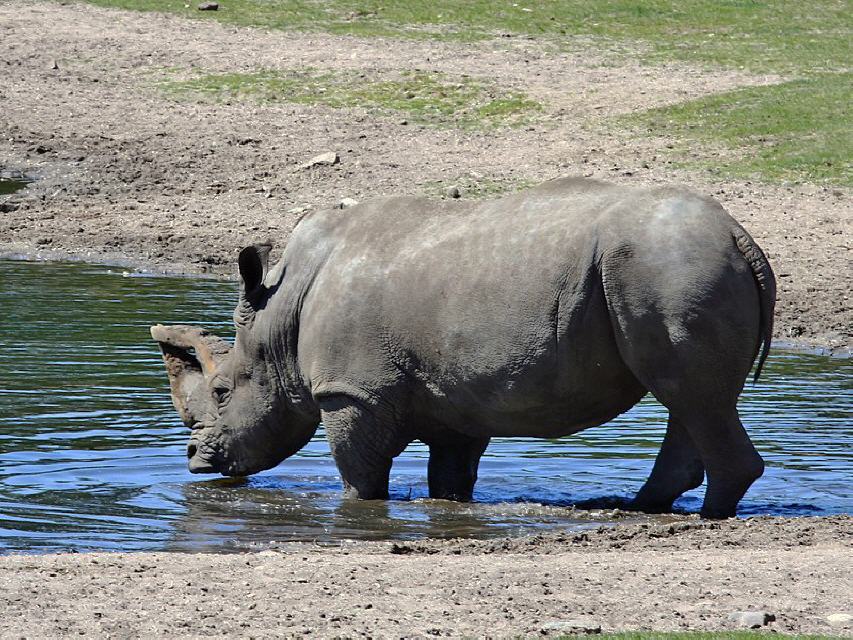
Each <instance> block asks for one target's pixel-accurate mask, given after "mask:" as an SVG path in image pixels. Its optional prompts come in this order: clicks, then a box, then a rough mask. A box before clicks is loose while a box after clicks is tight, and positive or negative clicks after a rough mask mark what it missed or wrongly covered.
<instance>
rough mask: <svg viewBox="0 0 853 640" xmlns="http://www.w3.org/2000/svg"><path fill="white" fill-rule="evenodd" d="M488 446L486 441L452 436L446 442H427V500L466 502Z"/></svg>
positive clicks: (443, 440)
mask: <svg viewBox="0 0 853 640" xmlns="http://www.w3.org/2000/svg"><path fill="white" fill-rule="evenodd" d="M488 444H489V439H488V438H469V437H467V436H463V435H457V434H454V435H453V436H451V437H449V438H445V439H442V440H436V441H432V440H431V441H428V442H427V445H428V446H429V466H428V470H427V477H428V480H429V497H430V498H440V499H443V500H457V501H459V502H469V501H470V500H471V496H472V495H473V493H474V483H476V482H477V468H478V467H479V465H480V457H481V456H482V455H483V452H484V451H485V450H486V447H487V446H488Z"/></svg>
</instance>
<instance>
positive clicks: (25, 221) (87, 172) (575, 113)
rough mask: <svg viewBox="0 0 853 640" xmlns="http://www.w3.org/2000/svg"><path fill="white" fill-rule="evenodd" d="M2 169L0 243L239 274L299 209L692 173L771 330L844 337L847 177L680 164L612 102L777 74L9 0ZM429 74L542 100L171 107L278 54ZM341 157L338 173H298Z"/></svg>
mask: <svg viewBox="0 0 853 640" xmlns="http://www.w3.org/2000/svg"><path fill="white" fill-rule="evenodd" d="M0 39H2V41H3V43H4V49H5V51H4V56H3V59H2V60H0V70H2V78H3V82H2V83H0V114H2V115H1V116H0V170H2V169H6V170H25V171H28V172H29V173H30V174H32V175H37V176H38V177H39V178H40V179H39V180H38V181H36V182H34V183H33V184H32V185H31V186H30V187H29V188H28V189H26V190H25V191H23V192H20V193H18V194H15V195H12V196H0V211H2V212H3V213H2V215H0V251H2V252H4V253H6V254H8V253H21V254H25V255H29V256H43V257H57V256H58V257H68V256H73V257H78V258H82V259H87V260H102V261H110V262H118V263H124V264H128V265H132V266H142V267H146V268H151V269H155V270H162V271H171V272H189V273H215V274H233V272H234V270H235V267H234V264H235V256H236V252H237V251H238V250H239V248H241V247H242V246H245V245H246V244H250V243H253V242H257V241H264V240H270V239H271V240H272V241H273V242H274V243H275V244H277V245H278V246H281V245H283V244H284V243H286V241H287V238H288V234H289V232H290V230H291V229H292V228H293V226H294V224H295V222H296V221H297V220H298V218H299V217H300V216H301V215H302V213H303V212H304V211H306V210H310V209H313V208H318V207H328V206H333V205H335V204H337V203H338V202H340V200H341V199H342V198H353V199H356V200H363V199H366V198H369V197H372V196H378V195H383V194H390V193H422V192H426V193H437V194H441V193H442V191H443V188H444V187H447V186H450V185H458V186H460V187H461V188H462V194H463V197H471V196H472V194H474V193H475V192H482V191H483V190H488V189H489V188H490V187H491V186H494V185H495V184H497V185H504V186H508V187H514V186H516V187H517V186H519V185H524V184H532V183H537V182H540V181H543V180H545V179H549V178H553V177H557V176H560V175H585V176H594V177H598V178H603V179H607V180H612V181H618V182H621V183H631V184H651V183H662V182H682V183H686V184H689V185H691V186H692V187H694V188H696V189H698V190H700V191H703V192H705V193H708V194H711V195H713V196H714V197H716V198H717V199H719V200H720V201H721V202H723V204H724V205H725V206H726V207H727V208H728V209H729V211H730V212H731V213H732V214H733V215H734V216H735V217H736V218H737V219H738V220H739V221H741V222H742V223H743V224H744V226H746V228H747V229H748V230H749V231H750V233H752V234H753V236H754V237H755V238H756V240H758V242H759V243H760V245H761V246H762V247H763V248H764V249H765V251H766V253H767V254H768V255H769V257H770V259H771V262H772V264H773V265H774V267H775V270H776V274H777V278H778V281H779V290H780V291H779V302H778V306H777V309H778V313H777V323H776V337H777V339H779V340H782V341H787V342H794V343H797V344H802V345H820V346H822V347H827V348H830V349H840V350H845V349H846V350H849V348H850V346H851V331H852V329H851V328H853V305H851V300H850V287H849V283H850V281H851V280H853V268H851V261H850V252H849V242H850V230H851V225H852V224H853V222H851V221H853V215H851V206H850V198H849V192H848V191H847V190H842V189H837V188H830V187H824V186H813V185H795V186H784V185H783V186H778V185H767V184H760V183H753V182H744V181H740V182H736V181H720V180H718V179H714V178H713V177H712V176H711V175H710V174H706V173H700V172H688V171H685V170H680V169H676V168H675V167H674V166H673V161H672V159H671V157H670V156H669V155H667V154H666V153H665V151H666V146H667V144H670V142H671V141H668V140H666V139H644V138H642V137H637V136H631V135H627V134H626V133H625V132H624V131H620V130H618V129H616V128H614V127H612V126H609V125H608V124H607V122H606V119H607V118H608V117H609V116H613V115H618V114H623V113H630V112H633V111H636V110H641V109H646V108H649V107H653V106H658V105H664V104H669V103H674V102H679V101H683V100H687V99H690V98H694V97H699V96H702V95H705V94H709V93H715V92H720V91H725V90H728V89H732V88H735V87H738V86H743V85H749V84H760V83H768V82H774V81H776V80H778V78H774V77H771V76H751V75H748V74H746V73H744V72H738V71H727V70H717V71H714V70H708V69H697V68H693V67H690V66H687V65H683V64H676V63H671V64H665V65H660V66H643V65H642V64H640V63H639V62H637V61H636V60H635V59H634V56H632V55H631V53H630V51H627V52H626V50H625V48H624V47H622V48H621V49H620V50H619V52H608V51H606V50H603V49H601V48H593V47H592V46H591V45H590V43H589V42H586V41H583V40H577V41H570V42H569V43H568V44H569V45H570V47H571V48H570V49H568V50H566V49H565V48H564V49H563V50H558V48H556V47H555V46H553V44H547V43H542V42H538V41H535V40H530V39H523V38H499V39H497V40H495V41H492V42H485V43H478V44H460V43H449V42H401V41H395V40H383V39H358V38H352V37H339V36H331V35H323V34H309V35H306V34H294V33H283V32H266V31H263V30H257V29H248V28H238V27H230V26H223V25H220V24H218V23H215V22H206V21H205V22H196V21H187V20H183V19H179V18H176V17H174V16H162V15H157V14H150V13H135V12H121V11H112V10H103V9H98V8H95V7H91V6H87V5H81V4H58V3H49V2H38V1H35V2H26V3H24V2H2V1H0ZM305 67H313V68H317V69H360V70H365V71H367V72H370V73H377V72H378V73H382V72H389V73H394V72H399V71H401V70H414V69H420V70H437V71H441V72H444V73H449V74H463V73H464V74H468V75H470V76H472V77H474V78H484V79H488V80H490V81H493V82H496V83H497V84H498V85H500V86H502V87H505V88H507V89H512V90H520V91H524V92H525V93H527V94H529V95H531V96H532V97H534V98H535V99H537V100H539V101H541V102H542V103H543V104H544V106H545V110H544V113H543V114H542V115H541V117H540V118H539V120H538V121H537V122H536V123H535V124H534V125H533V126H529V127H522V128H500V129H489V130H483V131H472V130H469V129H461V128H456V127H453V126H446V127H434V126H420V125H413V124H402V121H403V117H401V116H400V115H393V114H392V115H381V114H379V115H377V114H376V113H370V112H368V111H365V110H362V109H330V108H326V107H321V106H306V105H293V104H286V103H282V104H246V103H241V102H234V103H232V104H228V103H216V104H199V103H194V102H187V101H177V100H175V99H174V98H172V97H169V96H168V95H167V94H166V93H165V92H164V91H162V90H161V89H160V88H158V86H157V82H158V80H160V79H161V78H162V75H163V73H164V70H167V69H168V70H171V72H174V73H178V74H182V73H183V74H188V75H191V74H193V73H209V72H224V71H253V70H257V69H259V68H271V69H302V68H305ZM326 151H335V152H337V153H338V154H339V155H340V157H341V162H340V163H339V164H337V165H334V166H327V167H317V168H313V169H302V168H300V167H301V165H303V164H304V163H305V162H306V161H307V160H309V159H310V158H312V157H313V156H315V155H317V154H319V153H322V152H326Z"/></svg>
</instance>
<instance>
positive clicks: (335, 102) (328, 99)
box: [161, 70, 541, 128]
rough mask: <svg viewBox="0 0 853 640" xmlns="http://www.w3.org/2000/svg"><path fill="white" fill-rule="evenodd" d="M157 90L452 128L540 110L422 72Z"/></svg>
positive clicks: (229, 81) (173, 84)
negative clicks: (353, 111)
mask: <svg viewBox="0 0 853 640" xmlns="http://www.w3.org/2000/svg"><path fill="white" fill-rule="evenodd" d="M161 86H162V87H163V88H164V89H165V90H166V91H168V92H170V93H171V94H173V95H175V96H177V97H179V98H201V99H212V100H217V101H226V100H248V101H255V102H295V103H301V104H320V105H325V106H328V107H335V108H346V107H361V108H365V109H368V110H371V111H374V112H380V113H393V114H397V115H403V116H405V117H406V118H407V119H410V120H411V121H412V122H418V123H422V124H432V125H440V124H452V125H454V126H457V127H480V128H483V127H494V126H501V125H517V124H522V123H524V122H527V121H528V120H529V119H530V117H531V116H532V115H533V114H535V113H536V112H537V111H539V109H540V108H541V105H540V104H539V103H537V102H535V101H533V100H531V99H529V98H528V97H526V96H525V95H524V94H522V93H519V92H515V91H506V90H503V89H501V88H499V87H497V86H496V85H494V84H491V83H488V82H485V81H482V80H473V79H471V78H467V77H461V76H460V77H458V78H453V77H450V76H448V75H446V74H440V73H428V72H404V73H401V74H398V75H397V76H396V77H394V78H388V77H380V76H376V75H368V74H365V73H358V72H354V71H352V72H321V71H317V70H305V71H275V70H265V71H258V72H255V73H224V74H208V75H203V76H200V77H197V78H191V79H188V80H166V81H164V82H163V83H161Z"/></svg>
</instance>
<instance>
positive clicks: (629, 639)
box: [562, 631, 833, 640]
mask: <svg viewBox="0 0 853 640" xmlns="http://www.w3.org/2000/svg"><path fill="white" fill-rule="evenodd" d="M770 635H771V634H768V633H767V632H766V631H765V632H761V631H671V632H664V631H628V632H625V633H604V634H601V635H596V636H593V637H595V638H599V639H600V640H760V639H761V638H768V637H770ZM562 637H563V638H573V637H581V636H562ZM582 637H584V638H589V637H590V636H588V635H585V636H582ZM772 637H774V638H785V639H786V640H831V639H832V638H833V636H823V635H802V634H785V633H773V634H772Z"/></svg>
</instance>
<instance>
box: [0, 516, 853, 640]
mask: <svg viewBox="0 0 853 640" xmlns="http://www.w3.org/2000/svg"><path fill="white" fill-rule="evenodd" d="M851 605H853V520H851V518H850V517H848V516H837V517H829V518H802V519H782V518H756V519H752V520H746V521H742V520H741V521H738V520H732V521H725V522H721V523H707V522H706V523H703V522H700V521H698V520H695V519H693V520H681V521H674V522H673V523H672V524H666V523H664V524H657V525H655V524H652V525H622V526H620V527H618V528H616V529H607V528H601V529H598V530H593V531H589V532H586V533H567V534H548V535H543V536H536V537H531V538H518V539H512V540H504V541H488V542H470V541H442V542H440V541H424V542H418V543H351V544H345V545H342V546H340V547H336V548H331V549H330V548H320V547H317V546H314V545H310V544H293V545H288V546H286V547H284V548H282V549H280V550H275V551H263V552H260V553H250V554H236V555H185V554H176V553H173V554H169V553H151V554H104V553H96V554H79V555H68V554H66V555H49V556H6V557H2V558H0V612H2V616H3V620H4V628H3V629H2V630H0V636H2V637H4V638H21V637H28V638H48V637H50V638H54V637H71V636H77V635H95V636H108V637H169V638H171V637H184V636H191V637H223V636H224V637H292V636H299V637H304V636H312V637H322V638H327V637H368V636H369V637H379V638H393V637H397V638H413V637H429V636H453V637H534V636H540V635H556V634H557V633H558V630H559V629H560V628H561V627H560V623H563V626H562V629H568V628H569V626H570V625H576V626H575V627H572V628H579V629H580V630H581V632H582V629H589V630H594V629H596V628H598V627H600V628H601V630H602V631H603V632H608V631H620V630H638V629H654V630H673V631H677V630H682V631H683V630H725V629H733V628H737V627H736V625H735V624H734V623H733V622H731V621H730V620H729V614H731V613H732V612H736V611H743V610H751V611H764V612H766V613H768V614H771V615H772V616H773V617H774V618H775V620H774V621H772V622H770V623H769V624H768V626H767V629H768V630H773V631H778V632H797V633H820V634H828V635H836V636H846V637H851V636H853V626H851V625H850V624H847V625H839V624H836V625H834V626H833V625H831V624H830V623H829V622H828V621H827V618H828V617H829V616H830V615H833V614H838V613H844V612H847V613H853V609H851ZM572 621H577V622H575V623H572ZM555 623H556V624H555ZM555 627H556V628H555Z"/></svg>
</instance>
